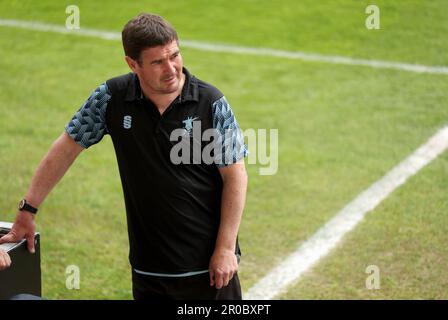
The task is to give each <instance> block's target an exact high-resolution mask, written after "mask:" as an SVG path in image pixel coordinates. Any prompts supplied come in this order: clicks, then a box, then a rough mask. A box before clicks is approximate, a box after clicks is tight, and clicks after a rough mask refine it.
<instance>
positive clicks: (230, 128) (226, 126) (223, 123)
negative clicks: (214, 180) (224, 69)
mask: <svg viewBox="0 0 448 320" xmlns="http://www.w3.org/2000/svg"><path fill="white" fill-rule="evenodd" d="M212 113H213V127H214V128H215V130H216V131H217V134H218V142H219V143H220V148H219V149H220V150H221V152H218V153H215V163H216V165H217V166H218V167H219V168H222V167H225V166H228V165H230V164H233V163H236V162H238V161H239V160H241V159H243V158H244V157H246V156H247V155H248V153H249V152H248V150H247V147H246V145H245V144H244V136H243V133H242V132H241V129H240V127H239V126H238V122H237V121H236V118H235V115H234V114H233V111H232V108H231V107H230V104H229V103H228V102H227V100H226V98H225V97H222V98H220V99H218V100H216V101H215V102H214V103H213V104H212Z"/></svg>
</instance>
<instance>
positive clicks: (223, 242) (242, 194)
mask: <svg viewBox="0 0 448 320" xmlns="http://www.w3.org/2000/svg"><path fill="white" fill-rule="evenodd" d="M235 166H238V170H237V172H235V174H232V175H230V176H228V177H226V178H225V179H224V181H223V183H224V185H223V191H222V198H221V220H220V226H219V231H218V236H217V239H216V246H215V249H226V250H232V251H235V243H236V238H237V235H238V229H239V226H240V223H241V218H242V215H243V210H244V205H245V201H246V190H247V174H246V171H245V168H244V164H235Z"/></svg>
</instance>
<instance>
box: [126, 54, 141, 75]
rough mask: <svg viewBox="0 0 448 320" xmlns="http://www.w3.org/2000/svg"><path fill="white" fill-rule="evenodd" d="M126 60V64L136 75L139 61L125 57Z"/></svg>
mask: <svg viewBox="0 0 448 320" xmlns="http://www.w3.org/2000/svg"><path fill="white" fill-rule="evenodd" d="M124 59H125V60H126V63H127V64H128V66H129V68H131V70H132V71H133V72H134V73H136V69H137V66H138V63H137V61H135V60H134V59H132V58H131V57H129V56H125V57H124Z"/></svg>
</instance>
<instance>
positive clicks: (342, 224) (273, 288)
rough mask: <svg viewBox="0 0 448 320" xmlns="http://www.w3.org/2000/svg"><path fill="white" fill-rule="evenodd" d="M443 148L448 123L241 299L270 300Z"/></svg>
mask: <svg viewBox="0 0 448 320" xmlns="http://www.w3.org/2000/svg"><path fill="white" fill-rule="evenodd" d="M447 148H448V126H447V127H444V128H442V129H441V130H439V131H438V132H437V133H436V134H435V135H434V136H432V137H431V138H430V139H429V140H428V142H426V143H425V144H424V145H422V146H421V147H419V148H418V149H417V150H416V151H415V152H414V153H413V154H412V155H410V156H409V157H408V158H407V159H405V160H404V161H402V162H401V163H399V164H398V165H397V166H396V167H394V168H393V169H392V170H391V171H389V172H388V173H387V174H386V175H385V176H384V177H382V178H381V179H380V180H378V181H377V182H375V183H374V184H373V185H371V186H370V188H368V189H367V190H365V191H364V192H362V193H361V194H360V195H358V196H357V197H356V198H355V199H354V200H353V201H352V202H350V203H349V204H348V205H347V206H345V207H344V208H343V209H342V210H341V211H339V212H338V213H337V214H336V216H335V217H333V218H332V219H331V220H330V221H328V222H327V223H326V224H325V225H324V226H323V227H322V228H320V229H319V230H318V231H317V232H316V233H315V234H314V235H313V236H312V237H311V238H309V239H308V240H307V241H306V242H305V243H303V244H302V245H301V246H300V247H299V248H298V249H297V250H296V251H295V252H294V253H292V254H291V255H290V256H289V257H288V258H286V259H285V261H284V262H282V263H280V264H279V265H278V266H276V267H275V268H274V269H273V270H271V271H270V272H269V273H268V274H267V275H266V276H265V277H263V278H262V279H260V280H259V281H258V282H257V283H256V284H255V285H254V286H253V287H251V288H250V289H249V290H248V292H247V293H246V294H245V295H244V299H246V300H258V299H260V300H264V299H272V298H274V297H275V296H277V295H279V294H281V293H283V292H285V291H286V289H287V287H288V286H289V285H290V284H291V283H293V282H294V281H296V280H297V279H299V278H300V276H301V275H302V274H303V273H304V272H306V271H308V270H310V269H311V268H312V267H313V266H314V265H315V264H316V263H317V262H318V261H319V260H320V259H321V258H322V257H324V256H326V255H327V254H328V253H329V252H330V250H331V249H333V248H334V247H335V246H336V245H337V243H338V242H339V241H340V240H341V239H342V237H343V236H344V235H345V234H346V233H347V232H349V231H351V230H352V229H353V228H354V227H355V226H356V225H357V224H358V223H359V222H360V221H361V220H362V219H363V218H364V216H365V215H366V213H367V212H369V211H371V210H373V209H374V208H375V207H376V206H377V205H378V204H379V203H381V201H383V200H384V199H385V198H386V197H387V196H388V195H389V194H391V193H392V192H393V191H394V190H395V189H397V188H398V187H400V186H401V185H402V184H404V183H405V182H406V180H407V179H408V178H410V177H412V176H413V175H414V174H416V173H417V172H418V171H419V170H420V169H422V168H423V167H424V166H426V165H427V164H428V163H430V162H431V161H432V160H434V159H435V158H437V157H438V156H439V155H440V154H441V153H443V152H444V151H445V150H446V149H447Z"/></svg>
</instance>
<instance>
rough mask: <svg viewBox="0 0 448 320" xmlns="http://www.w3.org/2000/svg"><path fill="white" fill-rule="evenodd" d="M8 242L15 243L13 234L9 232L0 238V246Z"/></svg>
mask: <svg viewBox="0 0 448 320" xmlns="http://www.w3.org/2000/svg"><path fill="white" fill-rule="evenodd" d="M8 242H16V241H15V239H14V234H13V233H11V232H10V233H8V234H6V235H4V236H3V237H1V238H0V244H2V243H8Z"/></svg>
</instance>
